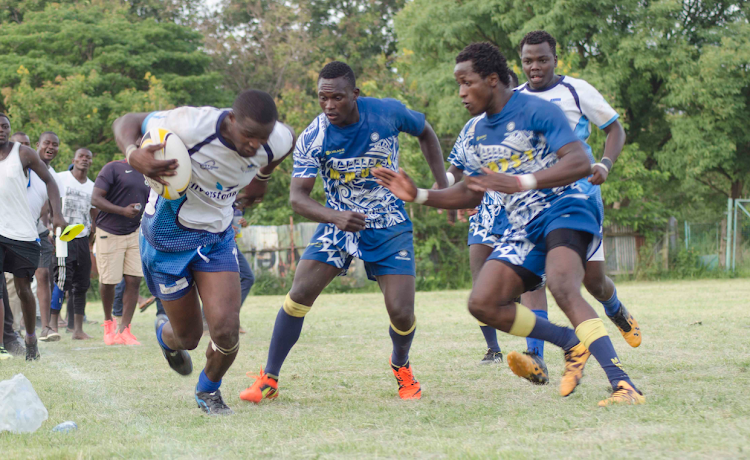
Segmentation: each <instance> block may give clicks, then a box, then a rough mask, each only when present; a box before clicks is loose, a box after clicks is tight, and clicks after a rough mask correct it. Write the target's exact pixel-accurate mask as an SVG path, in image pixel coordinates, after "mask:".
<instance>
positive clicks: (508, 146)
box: [373, 43, 645, 406]
mask: <svg viewBox="0 0 750 460" xmlns="http://www.w3.org/2000/svg"><path fill="white" fill-rule="evenodd" d="M454 75H455V77H456V81H457V82H458V84H459V88H460V89H459V95H460V97H461V99H462V101H463V104H464V106H465V107H466V108H467V110H468V111H469V112H470V113H471V114H472V115H473V116H474V118H472V119H471V120H470V121H469V122H468V123H467V125H466V127H465V128H464V133H463V134H464V135H463V143H464V145H463V149H464V150H465V159H466V169H465V170H464V171H465V179H464V181H462V182H460V183H459V184H457V185H455V186H453V187H450V188H449V189H447V190H423V189H417V188H416V187H415V186H414V183H413V182H412V181H411V180H410V179H409V177H408V176H407V175H406V174H405V173H403V171H400V172H398V173H397V172H394V171H393V170H390V169H387V168H379V169H376V170H375V171H373V174H374V175H375V176H376V177H377V178H378V181H379V183H381V184H382V185H384V186H386V187H387V188H388V189H389V190H391V191H392V192H393V193H394V194H395V195H396V196H398V197H399V198H401V199H402V200H404V201H414V202H417V203H422V204H425V205H428V206H433V207H439V208H444V209H452V208H466V207H469V206H475V205H477V204H478V203H479V202H480V201H481V199H482V197H483V195H484V193H485V192H486V191H487V190H492V191H496V192H499V193H500V196H501V197H502V205H503V209H504V210H505V213H506V217H507V219H508V223H509V225H508V226H507V228H506V229H505V231H504V232H503V235H502V237H501V238H500V241H499V242H498V243H497V244H496V245H495V248H494V250H493V252H492V254H491V255H490V257H489V258H488V259H487V261H486V262H485V264H484V265H483V266H482V269H481V271H480V272H479V275H478V277H477V280H476V282H475V284H474V288H473V289H472V293H471V296H470V298H469V311H470V312H471V314H472V315H474V317H476V318H477V319H478V320H479V321H481V322H483V323H485V324H487V325H489V326H492V327H494V328H496V329H499V330H502V331H504V332H508V333H510V334H511V335H516V336H520V337H532V338H536V339H540V340H545V341H547V342H550V343H553V344H555V345H557V346H559V347H560V348H562V349H563V351H564V356H565V374H564V375H563V378H562V382H561V385H560V393H561V394H562V395H563V396H567V395H569V394H571V393H572V392H573V391H574V390H575V388H576V387H577V386H578V383H579V382H580V379H581V377H582V375H583V367H584V365H585V364H586V361H587V359H588V358H589V356H590V354H593V355H594V357H595V358H596V359H597V361H598V362H599V364H600V365H601V366H602V368H603V369H604V371H605V373H606V374H607V378H608V380H609V382H610V384H611V386H612V390H613V391H612V395H611V396H610V397H609V398H606V399H604V400H602V401H600V402H599V405H600V406H606V405H610V404H640V403H643V402H645V398H644V397H643V395H642V393H641V392H640V391H638V389H637V388H636V387H635V385H634V384H633V382H632V381H631V380H630V377H629V376H628V375H627V374H626V373H625V371H624V370H623V367H622V364H621V363H620V359H619V357H618V356H617V353H616V352H615V349H614V347H613V346H612V342H611V340H610V339H609V336H608V335H607V331H606V329H605V328H604V324H603V323H602V321H601V319H599V318H598V317H597V315H596V312H595V311H594V309H593V308H591V306H590V305H589V304H588V303H587V302H586V301H585V299H584V298H583V296H582V295H581V292H580V286H581V283H582V281H583V277H584V274H585V270H584V267H585V263H586V260H587V259H588V256H589V255H590V254H592V253H593V252H594V251H596V249H597V248H598V246H599V244H601V220H602V215H601V211H600V209H599V206H598V205H597V203H596V200H595V199H593V198H592V196H591V195H590V194H589V193H588V192H589V190H588V189H587V188H588V187H591V186H592V185H591V184H589V183H588V182H586V181H582V182H580V179H583V178H584V177H587V176H588V175H589V174H590V173H591V164H590V162H589V159H588V157H587V155H586V152H585V150H584V148H583V145H582V144H581V142H580V141H579V140H578V138H577V137H576V136H575V134H573V131H572V130H571V129H570V126H569V125H568V123H567V120H566V119H565V116H564V114H563V113H562V111H561V110H560V109H559V108H558V107H557V106H555V105H554V104H552V103H550V102H548V101H544V100H542V99H539V98H535V97H533V96H528V95H525V94H522V93H520V92H514V91H513V90H512V88H510V87H509V77H508V68H507V63H506V61H505V58H504V57H503V55H502V54H501V53H500V51H499V50H498V49H497V48H496V47H495V46H493V45H491V44H489V43H475V44H472V45H469V46H467V47H466V48H465V49H464V50H463V51H462V52H461V53H460V54H459V55H458V56H457V57H456V66H455V69H454ZM545 278H546V282H547V285H548V287H549V289H550V292H551V293H552V295H553V296H554V298H555V300H556V301H557V303H558V305H559V306H560V308H561V309H562V310H563V312H564V313H565V314H566V316H567V317H568V319H569V320H570V321H571V323H572V324H573V327H574V328H575V330H574V329H571V328H567V327H561V326H557V325H554V324H552V323H550V322H549V321H548V320H546V319H544V318H542V317H538V316H536V315H535V314H534V313H533V312H532V311H531V310H530V309H528V308H526V307H524V306H523V305H519V304H516V302H515V301H514V299H516V298H517V297H518V296H519V295H521V294H522V293H524V292H526V291H529V290H533V289H534V288H536V287H537V286H539V285H541V283H543V282H544V281H545Z"/></svg>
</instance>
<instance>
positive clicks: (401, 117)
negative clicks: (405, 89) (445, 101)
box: [383, 99, 426, 136]
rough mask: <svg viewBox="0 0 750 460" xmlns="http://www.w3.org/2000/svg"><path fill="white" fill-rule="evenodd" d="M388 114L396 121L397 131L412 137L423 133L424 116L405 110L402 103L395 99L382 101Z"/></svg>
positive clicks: (414, 111)
mask: <svg viewBox="0 0 750 460" xmlns="http://www.w3.org/2000/svg"><path fill="white" fill-rule="evenodd" d="M383 102H384V103H385V104H386V106H387V110H388V114H389V115H390V116H392V117H394V118H395V119H396V127H397V128H398V130H399V131H401V132H402V133H406V134H411V135H412V136H419V135H420V134H422V131H424V126H425V121H426V120H425V116H424V114H423V113H420V112H417V111H416V110H411V109H408V108H406V106H405V105H404V104H403V102H401V101H399V100H396V99H383Z"/></svg>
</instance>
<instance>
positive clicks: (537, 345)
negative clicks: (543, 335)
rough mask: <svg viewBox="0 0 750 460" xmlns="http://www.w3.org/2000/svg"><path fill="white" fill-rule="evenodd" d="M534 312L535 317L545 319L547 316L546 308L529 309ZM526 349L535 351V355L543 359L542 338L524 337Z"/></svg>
mask: <svg viewBox="0 0 750 460" xmlns="http://www.w3.org/2000/svg"><path fill="white" fill-rule="evenodd" d="M531 311H533V312H534V314H535V315H536V316H537V318H544V319H545V320H546V319H548V318H549V316H548V314H547V310H531ZM526 349H527V350H529V351H530V352H533V353H536V355H537V356H539V357H540V358H542V359H544V340H540V339H532V338H531V337H526Z"/></svg>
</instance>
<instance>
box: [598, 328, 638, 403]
mask: <svg viewBox="0 0 750 460" xmlns="http://www.w3.org/2000/svg"><path fill="white" fill-rule="evenodd" d="M589 351H590V352H591V354H592V355H594V358H596V360H597V361H598V362H599V365H600V366H602V369H604V372H605V373H606V374H607V379H608V380H609V383H610V384H611V385H612V389H613V390H614V389H616V388H617V383H618V382H619V381H620V380H624V381H626V382H628V383H629V384H631V385H632V386H633V388H635V385H633V382H632V381H631V380H630V377H628V374H626V373H625V371H624V370H623V369H622V364H620V358H618V357H617V352H616V351H615V347H613V346H612V341H611V340H610V339H609V336H604V337H599V338H598V339H596V340H594V341H593V342H591V344H589Z"/></svg>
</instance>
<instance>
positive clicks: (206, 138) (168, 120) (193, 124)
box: [141, 107, 293, 252]
mask: <svg viewBox="0 0 750 460" xmlns="http://www.w3.org/2000/svg"><path fill="white" fill-rule="evenodd" d="M230 112H231V110H230V109H216V108H213V107H180V108H177V109H174V110H166V111H162V112H153V113H151V114H149V116H148V117H147V118H146V119H145V120H144V121H143V126H142V127H141V131H142V132H143V133H145V132H147V131H148V130H150V129H153V128H166V129H169V130H170V131H172V132H173V133H175V134H177V136H178V137H179V138H180V139H181V140H182V142H183V143H184V144H185V146H186V147H187V148H188V152H189V153H190V160H191V163H192V167H193V168H192V169H193V171H192V174H193V175H192V179H191V180H190V185H189V186H188V189H187V192H186V193H185V196H183V197H182V198H180V199H177V200H166V199H164V198H162V197H160V196H159V195H157V194H156V193H155V192H154V191H153V190H152V191H151V194H150V195H149V199H148V203H147V204H146V209H145V211H144V214H143V221H142V222H141V231H142V232H143V235H144V236H145V237H146V240H147V241H148V242H149V244H151V245H152V246H153V247H154V248H156V249H157V250H159V251H165V252H177V251H186V250H190V249H196V248H199V247H201V246H206V245H210V244H214V243H218V242H220V241H222V238H223V234H224V232H225V231H231V223H232V218H233V217H234V211H233V209H232V204H233V203H234V201H235V199H236V198H237V194H238V193H239V192H240V191H241V190H242V189H243V188H244V187H246V186H247V185H248V184H249V183H250V181H252V180H253V178H254V177H255V174H256V173H257V172H258V169H260V168H262V167H263V166H266V165H268V164H269V163H270V162H272V161H273V160H274V159H279V158H281V157H283V156H284V155H285V154H286V153H287V152H289V150H291V148H292V142H293V137H292V133H291V132H290V131H289V129H288V128H287V127H286V126H284V125H283V124H282V123H276V126H275V127H274V129H273V132H272V133H271V137H270V138H269V139H268V143H267V144H264V145H263V146H262V147H261V148H260V149H258V152H257V153H256V155H255V156H253V157H250V158H245V157H242V156H240V154H239V153H237V151H236V150H235V149H234V147H232V145H231V144H230V143H229V142H228V141H227V140H226V139H224V137H222V135H221V130H220V128H221V123H222V121H224V118H225V117H226V116H227V115H228V114H229V113H230Z"/></svg>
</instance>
